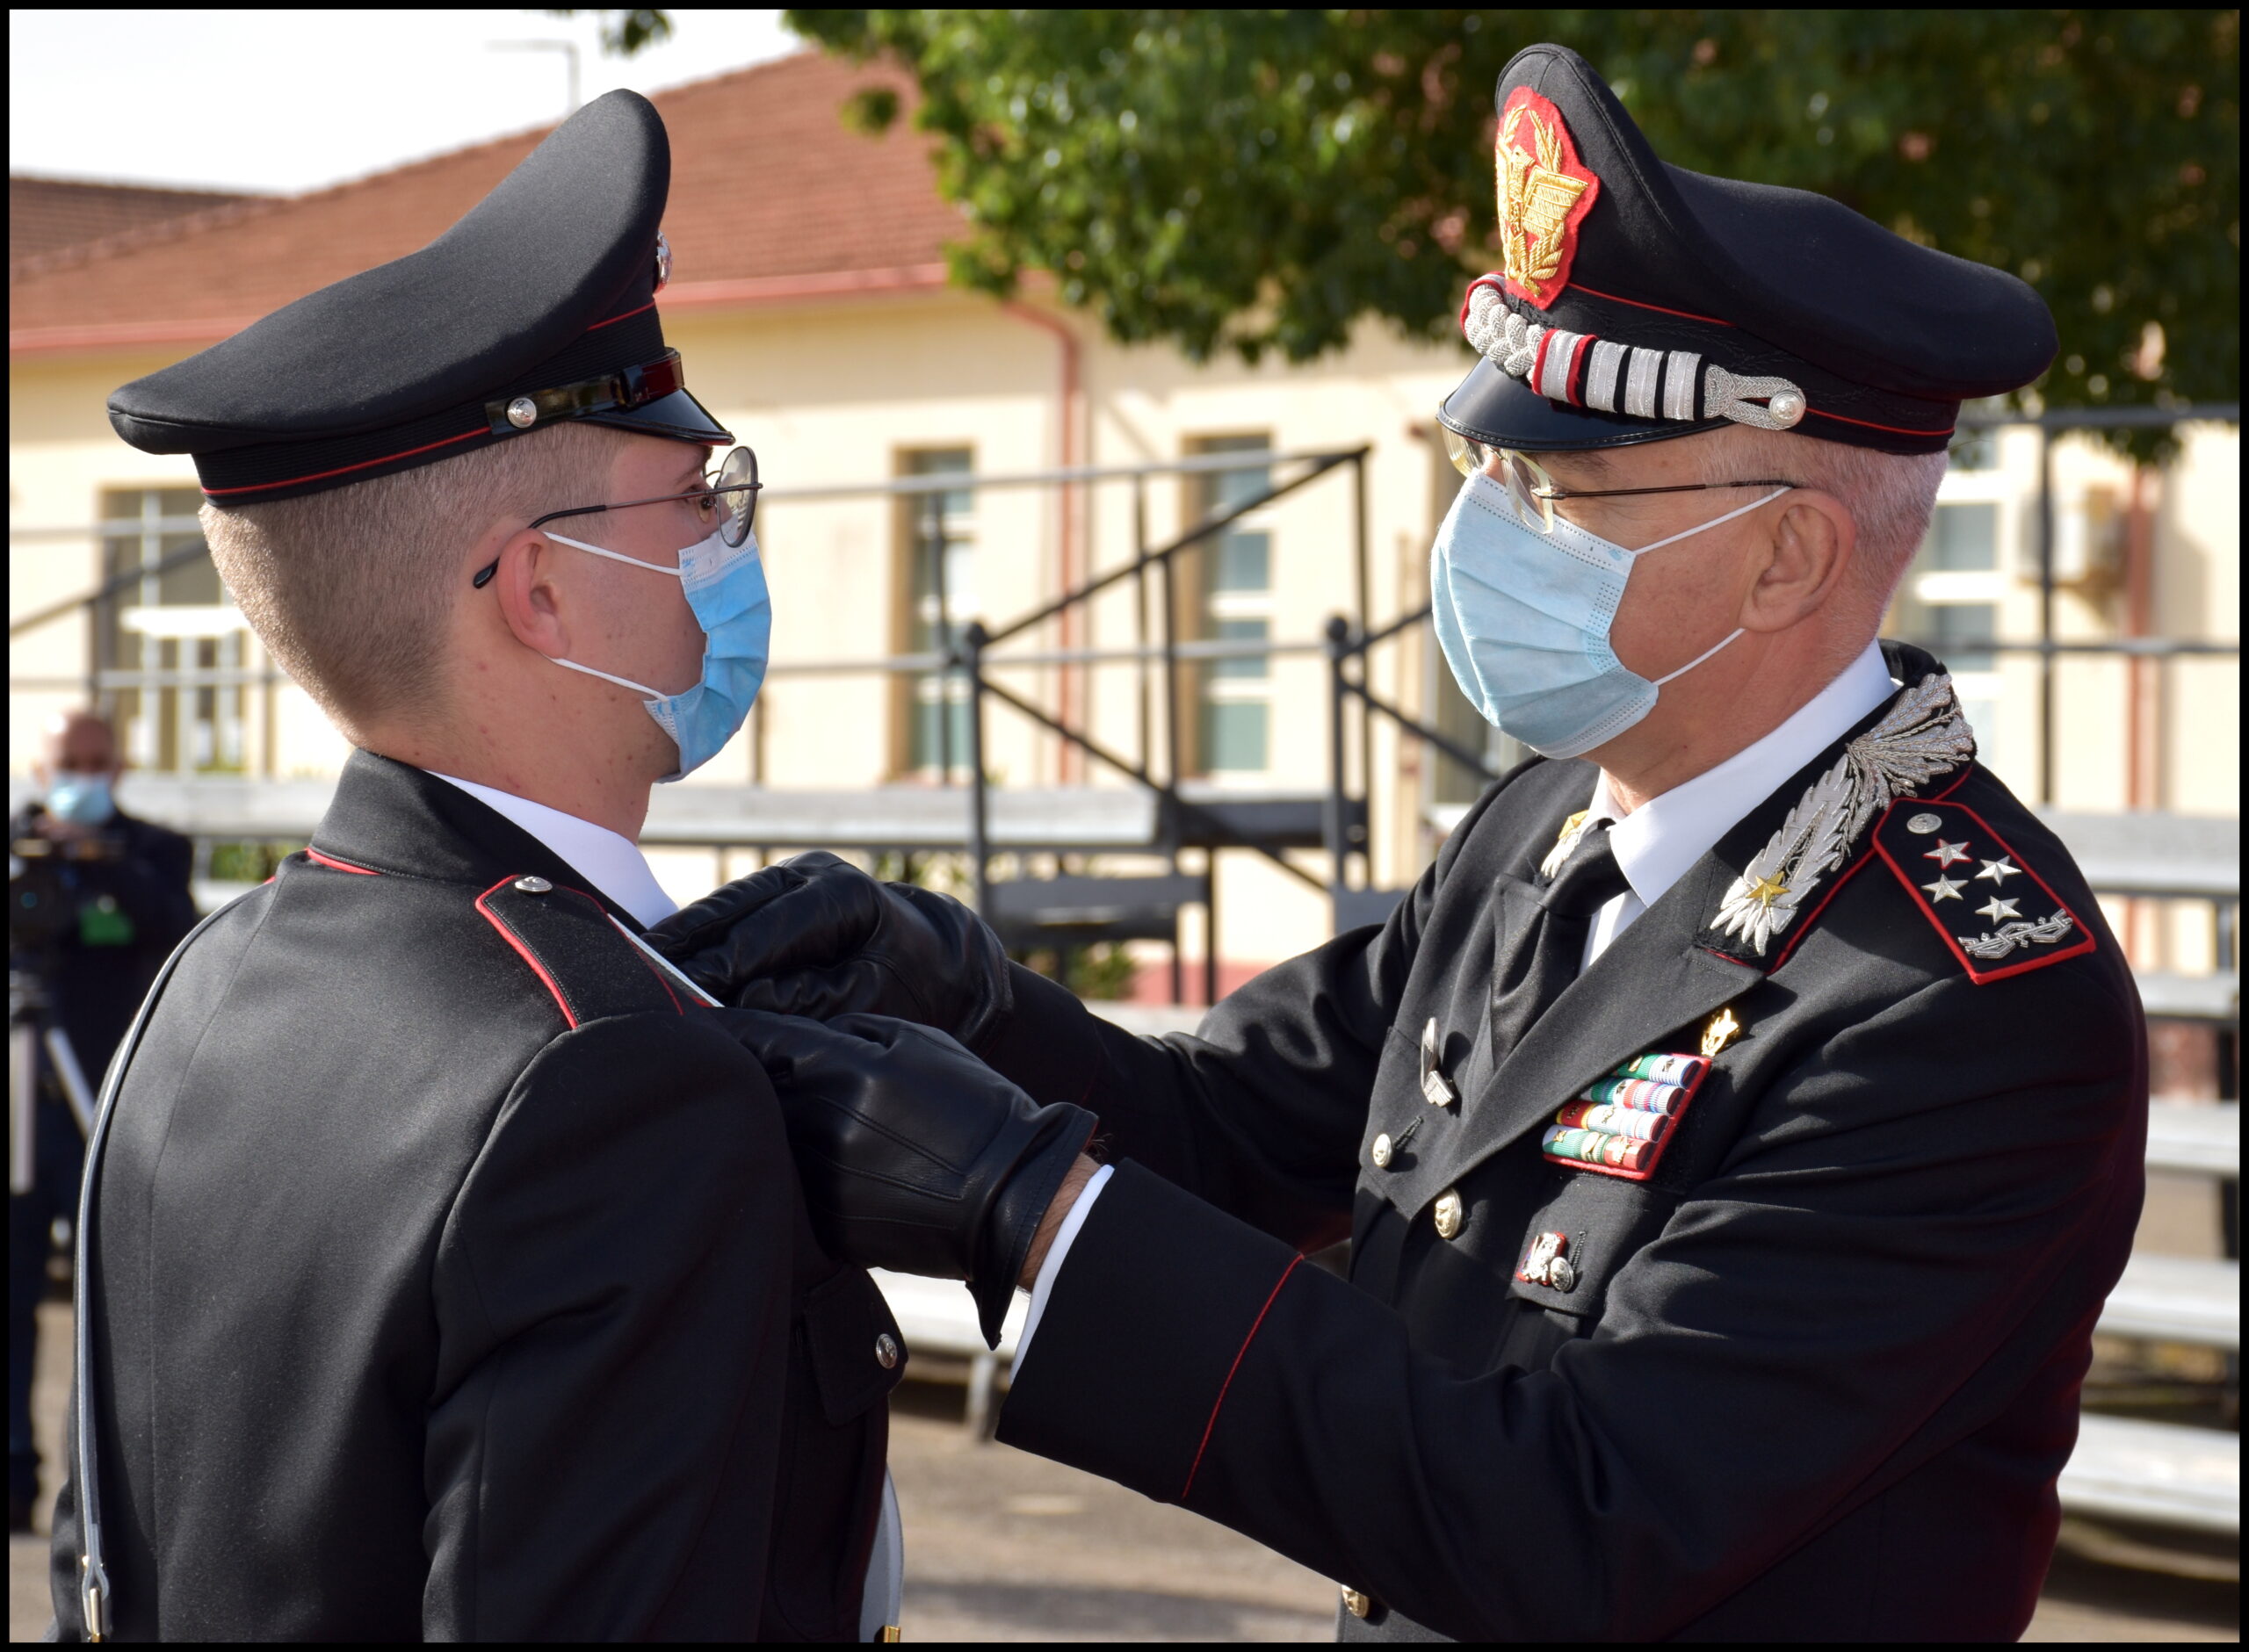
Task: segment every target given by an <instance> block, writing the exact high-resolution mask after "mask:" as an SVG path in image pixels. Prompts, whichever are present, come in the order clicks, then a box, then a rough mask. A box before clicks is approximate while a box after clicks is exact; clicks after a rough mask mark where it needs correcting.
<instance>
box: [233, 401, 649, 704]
mask: <svg viewBox="0 0 2249 1652" xmlns="http://www.w3.org/2000/svg"><path fill="white" fill-rule="evenodd" d="M625 440H626V437H625V436H623V435H622V434H620V433H619V432H618V431H615V430H611V429H605V428H604V427H602V426H600V425H593V424H586V423H583V422H577V421H571V422H566V423H561V424H556V425H550V426H549V427H547V428H546V429H544V430H533V431H530V432H527V433H526V434H524V435H522V436H510V438H508V439H507V440H506V441H504V442H496V443H495V444H492V445H491V446H489V447H485V448H480V449H478V450H477V451H474V452H473V453H464V454H462V455H461V456H460V457H459V458H449V459H442V460H440V461H438V463H436V464H434V465H417V466H416V467H415V468H414V469H412V470H409V471H400V472H399V473H396V474H395V475H391V476H382V477H378V478H376V479H375V480H372V481H365V482H354V483H352V484H351V486H349V487H334V488H330V489H329V490H328V491H326V492H325V493H318V494H305V495H304V496H302V497H300V498H297V499H282V500H275V501H270V502H268V503H264V504H249V505H232V506H228V507H226V508H224V509H221V507H219V506H217V505H214V504H213V503H211V502H209V501H205V503H204V506H203V510H202V522H203V537H204V538H205V539H206V541H207V542H208V543H209V545H210V546H211V559H212V561H213V563H215V564H216V565H217V566H218V569H219V574H220V577H221V579H223V580H225V581H226V582H227V588H228V590H230V591H231V592H233V594H234V597H235V602H239V603H240V604H241V605H242V614H243V616H244V617H246V618H247V619H248V620H249V624H250V629H251V630H252V631H256V632H257V636H258V640H259V641H261V642H263V643H264V645H265V646H266V648H267V649H268V651H270V652H271V654H272V655H273V657H274V659H275V660H278V661H279V662H280V664H281V667H282V668H283V669H284V670H286V672H287V673H288V674H289V675H291V676H292V677H293V678H294V679H296V681H297V682H300V683H301V684H303V685H304V687H305V689H307V692H309V693H310V694H311V695H312V696H313V697H314V698H315V700H317V701H319V702H320V703H321V706H322V710H324V711H327V712H328V714H329V717H331V718H334V719H335V720H336V723H337V724H338V725H340V726H341V727H343V730H344V731H345V732H347V733H351V732H355V731H357V730H361V729H364V728H365V726H366V725H369V724H370V723H372V722H375V721H377V720H380V719H389V718H401V717H403V718H418V717H424V716H428V715H430V714H432V713H434V712H436V711H438V710H439V709H440V707H441V706H442V704H443V702H444V697H445V685H444V674H443V672H442V670H441V668H440V667H441V665H442V660H441V655H442V653H443V650H444V647H445V635H446V629H447V624H448V621H449V618H450V616H451V612H452V605H453V604H454V603H455V602H459V600H460V599H461V598H462V597H463V596H464V595H466V594H467V593H468V592H469V590H470V586H469V583H468V579H467V570H466V569H465V568H464V567H463V566H462V561H463V558H464V556H465V554H466V552H468V550H469V547H470V546H471V545H474V543H475V541H476V539H477V538H478V537H480V536H481V535H482V534H483V533H484V532H485V530H487V529H488V528H489V527H490V526H491V524H492V523H495V522H500V521H505V520H510V519H517V518H520V519H521V520H523V521H525V522H528V521H529V520H530V519H531V518H532V517H533V516H539V515H540V514H542V513H544V512H546V511H549V510H560V509H565V508H567V507H568V506H571V505H582V504H596V503H598V502H599V501H600V497H601V494H602V493H603V491H604V485H605V483H606V480H607V479H608V476H609V474H610V471H611V466H612V465H613V463H614V461H615V458H616V454H617V452H618V449H619V447H620V445H621V444H623V443H624V442H625Z"/></svg>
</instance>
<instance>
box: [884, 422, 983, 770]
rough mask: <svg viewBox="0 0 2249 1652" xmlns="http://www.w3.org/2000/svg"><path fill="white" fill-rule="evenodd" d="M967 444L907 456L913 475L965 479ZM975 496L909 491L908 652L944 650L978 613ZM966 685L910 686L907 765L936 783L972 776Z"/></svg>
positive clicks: (969, 458)
mask: <svg viewBox="0 0 2249 1652" xmlns="http://www.w3.org/2000/svg"><path fill="white" fill-rule="evenodd" d="M973 468H974V463H973V455H972V454H971V452H970V451H969V450H968V449H966V448H965V447H959V448H942V449H936V450H934V451H928V452H922V453H909V454H908V455H907V456H906V462H905V465H904V469H905V473H906V474H907V475H908V476H949V475H956V474H957V475H962V476H965V475H967V474H969V473H971V471H973ZM975 506H976V496H975V493H974V491H973V489H970V488H966V487H959V488H950V487H949V488H946V489H944V490H943V491H942V492H938V493H930V494H907V495H905V502H904V509H905V535H904V537H905V542H906V546H907V552H906V557H907V569H906V578H905V579H904V580H903V581H901V582H900V583H901V585H902V586H903V588H904V590H905V592H906V599H907V612H906V625H905V632H906V638H905V640H906V650H907V652H908V653H944V651H945V650H946V649H948V648H951V646H954V644H955V643H956V642H957V641H958V639H959V637H960V633H961V631H963V630H964V629H965V627H966V625H967V624H968V622H969V620H970V619H972V618H973V617H974V616H975V612H976V516H975ZM968 716H969V707H968V684H967V683H966V682H965V681H964V680H963V678H962V675H961V674H960V673H958V672H957V671H953V672H944V671H932V672H928V673H925V674H922V675H918V676H915V677H914V678H912V679H911V680H910V682H908V692H907V702H906V718H907V723H906V747H907V752H906V766H907V767H908V768H909V769H912V770H914V771H915V772H916V773H920V774H924V775H927V776H929V777H931V778H933V779H938V780H947V781H951V780H965V779H966V778H967V776H968V732H969V731H968Z"/></svg>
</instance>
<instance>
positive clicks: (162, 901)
mask: <svg viewBox="0 0 2249 1652" xmlns="http://www.w3.org/2000/svg"><path fill="white" fill-rule="evenodd" d="M44 828H45V819H44V816H43V814H42V812H40V810H37V809H26V810H25V811H24V812H22V813H21V814H19V815H18V816H17V817H16V818H15V819H12V820H11V821H10V822H9V823H8V836H9V838H10V839H11V840H15V839H18V838H28V837H38V836H41V835H43V834H44ZM100 835H101V836H102V837H103V838H104V839H105V840H107V848H108V849H109V853H108V854H107V855H105V856H104V857H103V858H102V859H100V860H85V861H71V862H65V863H64V869H63V872H62V876H63V878H64V880H65V882H66V884H67V886H68V888H69V893H70V895H71V897H72V898H75V899H76V900H78V901H80V902H82V903H84V904H88V905H90V904H92V903H96V902H101V903H103V905H105V908H106V911H105V914H104V916H105V918H106V919H107V921H105V922H101V923H98V924H86V923H74V924H72V925H70V926H69V927H66V928H65V930H64V932H63V934H62V937H61V941H60V942H59V943H58V944H57V945H56V946H55V947H54V949H53V950H52V952H51V954H50V955H49V956H47V957H46V958H44V959H42V960H40V962H41V963H42V964H43V965H44V966H45V967H46V969H47V970H48V971H49V973H48V977H47V984H46V985H47V991H48V992H49V994H50V995H51V996H52V998H53V999H54V1013H55V1015H56V1018H57V1019H58V1020H59V1021H61V1023H62V1027H63V1029H64V1030H65V1031H66V1032H68V1033H69V1035H70V1043H71V1047H72V1050H73V1051H74V1053H75V1054H76V1056H77V1057H78V1064H79V1065H80V1066H81V1067H83V1069H84V1070H85V1073H86V1078H87V1082H88V1083H90V1084H98V1083H100V1082H101V1076H102V1069H103V1068H104V1067H105V1066H106V1065H108V1064H109V1057H110V1051H112V1050H114V1049H116V1048H117V1041H118V1040H119V1038H121V1037H123V1036H124V1035H125V1029H126V1028H127V1027H128V1026H129V1025H131V1023H132V1021H133V1012H134V1010H136V1009H138V1008H139V1007H140V1006H141V994H142V993H144V992H147V991H148V983H149V982H150V981H152V980H154V979H155V976H156V971H157V970H160V969H162V968H163V963H164V959H165V958H166V957H167V956H170V953H171V949H173V948H174V947H176V946H177V945H178V944H179V943H180V941H181V939H182V937H184V935H185V934H187V932H188V931H189V930H191V929H192V928H193V927H195V897H194V895H193V894H192V893H191V892H190V889H189V874H190V871H191V869H192V863H193V859H194V846H193V845H192V844H191V843H190V842H189V841H188V840H186V839H185V838H184V837H182V836H181V835H180V834H179V833H177V832H172V831H168V830H166V829H165V828H164V827H163V826H157V825H155V823H154V822H153V821H148V820H141V819H134V817H133V816H131V815H129V814H127V813H126V812H124V811H123V810H119V811H118V812H117V813H115V814H113V815H112V816H111V817H110V819H109V820H108V822H107V824H105V826H103V827H102V828H101V833H100ZM119 920H122V921H119ZM12 939H13V937H12V936H11V940H12Z"/></svg>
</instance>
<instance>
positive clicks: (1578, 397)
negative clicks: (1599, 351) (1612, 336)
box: [1562, 333, 1596, 408]
mask: <svg viewBox="0 0 2249 1652" xmlns="http://www.w3.org/2000/svg"><path fill="white" fill-rule="evenodd" d="M1595 343H1596V341H1595V337H1594V335H1592V334H1591V333H1587V334H1585V335H1582V336H1581V337H1580V338H1579V340H1578V345H1577V349H1576V350H1573V351H1572V352H1571V355H1570V371H1569V375H1568V377H1567V378H1566V379H1564V380H1563V381H1562V395H1563V398H1564V399H1565V400H1567V401H1568V402H1569V404H1570V405H1571V406H1572V407H1573V408H1582V407H1583V406H1585V367H1586V364H1587V362H1589V361H1591V360H1592V359H1593V347H1594V344H1595Z"/></svg>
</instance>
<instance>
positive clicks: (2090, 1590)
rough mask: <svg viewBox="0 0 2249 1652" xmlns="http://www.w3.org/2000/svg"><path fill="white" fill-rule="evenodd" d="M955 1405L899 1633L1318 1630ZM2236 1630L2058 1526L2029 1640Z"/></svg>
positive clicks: (1166, 1513) (1299, 1592) (1186, 1636)
mask: <svg viewBox="0 0 2249 1652" xmlns="http://www.w3.org/2000/svg"><path fill="white" fill-rule="evenodd" d="M68 1366H69V1309H67V1308H65V1307H62V1306H61V1305H54V1306H50V1307H49V1308H47V1309H46V1310H45V1311H44V1314H43V1317H42V1323H41V1325H40V1394H39V1410H40V1418H41V1420H42V1422H43V1423H44V1424H45V1425H47V1430H48V1431H49V1435H48V1437H49V1439H50V1441H53V1440H54V1439H55V1438H56V1437H57V1436H58V1435H59V1433H60V1429H61V1408H62V1394H63V1385H64V1382H65V1380H66V1377H67V1374H68ZM960 1395H961V1391H960V1390H959V1389H951V1388H944V1387H940V1386H936V1385H934V1384H921V1383H914V1384H909V1385H908V1388H907V1389H906V1390H905V1391H904V1393H903V1395H902V1396H901V1399H900V1404H899V1406H898V1408H897V1411H896V1420H895V1423H894V1425H893V1434H892V1447H891V1461H892V1465H893V1471H894V1472H895V1474H896V1475H897V1477H898V1487H899V1496H900V1503H901V1504H902V1505H903V1510H904V1514H905V1520H906V1553H907V1585H906V1623H905V1629H906V1634H907V1638H908V1639H909V1640H915V1641H1052V1640H1074V1641H1324V1640H1327V1639H1328V1638H1330V1636H1331V1634H1333V1630H1334V1599H1335V1591H1334V1585H1333V1584H1331V1583H1329V1582H1328V1581H1327V1579H1325V1578H1322V1577H1319V1576H1314V1575H1313V1573H1311V1572H1308V1571H1306V1570H1305V1569H1303V1568H1302V1567H1300V1566H1298V1565H1295V1564H1293V1563H1291V1562H1288V1561H1285V1560H1283V1559H1282V1558H1281V1557H1280V1556H1279V1555H1275V1554H1273V1553H1271V1552H1270V1551H1269V1550H1267V1549H1263V1548H1261V1547H1258V1546H1257V1545H1256V1544H1255V1543H1252V1542H1250V1541H1249V1540H1247V1539H1246V1538H1242V1537H1239V1536H1236V1535H1235V1534H1234V1533H1232V1532H1228V1531H1226V1530H1224V1529H1223V1528H1221V1527H1219V1526H1212V1525H1211V1524H1210V1523H1209V1522H1208V1521H1206V1520H1204V1519H1198V1518H1197V1516H1195V1515H1192V1514H1189V1513H1186V1512H1184V1511H1182V1510H1179V1509H1172V1508H1165V1507H1162V1506H1160V1505H1158V1504H1153V1503H1150V1502H1148V1501H1147V1500H1146V1499H1145V1498H1143V1497H1139V1496H1137V1495H1135V1494H1134V1493H1132V1492H1130V1491H1125V1490H1119V1489H1118V1488H1117V1487H1116V1486H1112V1485H1110V1484H1108V1483H1107V1482H1103V1481H1099V1480H1096V1479H1093V1478H1091V1477H1090V1476H1088V1475H1081V1474H1079V1473H1077V1472H1076V1471H1074V1470H1073V1469H1069V1468H1060V1467H1058V1466H1057V1465H1055V1464H1053V1463H1050V1462H1045V1461H1041V1460H1040V1459H1038V1458H1036V1457H1029V1456H1025V1455H1024V1454H1022V1453H1021V1452H1017V1451H1013V1450H1010V1449H1009V1447H1007V1446H994V1445H980V1444H978V1443H976V1442H975V1441H973V1440H972V1439H970V1438H969V1436H968V1433H967V1432H966V1431H965V1429H964V1428H963V1427H962V1426H961V1425H960V1422H959V1417H960ZM48 1449H49V1451H50V1454H51V1453H52V1452H53V1451H54V1449H55V1447H54V1446H53V1445H52V1444H50V1446H49V1447H48ZM50 1461H52V1456H50ZM44 1525H45V1517H44V1511H42V1515H41V1526H42V1528H43V1527H44ZM46 1555H47V1547H46V1543H45V1541H44V1540H42V1539H39V1538H15V1539H11V1540H10V1542H9V1546H8V1624H9V1634H10V1638H11V1640H18V1641H24V1640H32V1639H36V1638H37V1637H38V1636H39V1634H40V1633H41V1631H43V1630H44V1629H45V1628H46V1627H47V1621H48V1615H49V1614H48V1608H47V1579H46V1571H45V1568H46ZM2182 1572H2184V1573H2187V1574H2190V1575H2185V1576H2182V1575H2180V1574H2181V1573H2182ZM2195 1573H2200V1574H2201V1575H2200V1576H2194V1575H2191V1574H2195ZM2239 1626H2240V1583H2239V1569H2238V1562H2237V1561H2236V1560H2235V1559H2234V1558H2233V1557H2232V1555H2231V1550H2230V1547H2224V1546H2218V1545H2202V1546H2199V1547H2184V1546H2181V1545H2180V1542H2179V1540H2177V1539H2176V1538H2174V1537H2172V1536H2170V1535H2168V1534H2166V1533H2119V1532H2115V1531H2108V1530H2101V1529H2097V1528H2094V1527H2090V1526H2081V1525H2076V1524H2074V1523H2073V1524H2072V1526H2071V1527H2070V1529H2069V1530H2068V1532H2067V1533H2065V1548H2064V1552H2063V1554H2062V1555H2060V1556H2059V1557H2058V1558H2057V1560H2056V1562H2055V1566H2054V1573H2053V1576H2052V1578H2051V1579H2050V1581H2049V1583H2048V1585H2047V1590H2046V1594H2045V1598H2043V1600H2042V1601H2041V1602H2040V1603H2039V1608H2038V1615H2037V1617H2036V1620H2034V1621H2033V1622H2032V1624H2031V1626H2030V1633H2029V1634H2028V1637H2027V1638H2028V1639H2029V1640H2033V1641H2235V1640H2238V1639H2239V1638H2240V1627H2239Z"/></svg>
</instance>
